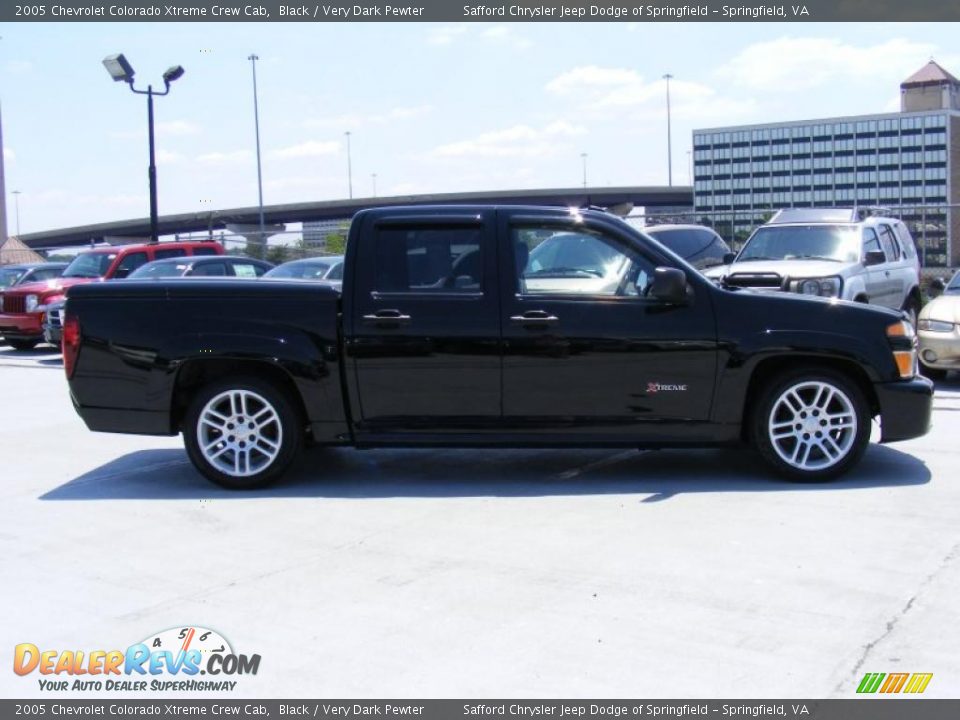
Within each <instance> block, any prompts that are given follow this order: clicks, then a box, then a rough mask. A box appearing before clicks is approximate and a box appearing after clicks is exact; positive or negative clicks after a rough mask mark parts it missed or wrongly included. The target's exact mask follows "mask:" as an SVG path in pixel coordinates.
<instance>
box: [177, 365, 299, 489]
mask: <svg viewBox="0 0 960 720" xmlns="http://www.w3.org/2000/svg"><path fill="white" fill-rule="evenodd" d="M230 395H232V396H234V397H237V396H243V397H244V398H246V402H247V406H246V407H245V408H238V409H239V410H240V412H239V413H237V412H235V411H226V412H223V413H221V415H220V417H222V418H224V422H223V423H222V425H221V426H220V427H217V426H215V425H214V424H213V423H211V422H201V416H202V415H204V416H205V417H206V419H207V420H214V421H215V422H216V423H221V420H220V418H218V417H217V415H216V413H217V412H219V410H226V408H228V407H231V406H234V405H233V401H232V400H231V399H230V397H226V398H225V397H224V396H230ZM224 403H226V404H224ZM208 404H210V405H211V407H209V408H208ZM234 407H235V406H234ZM268 407H269V409H270V410H271V411H272V413H273V415H271V414H270V413H269V412H267V413H266V414H264V413H265V412H266V408H268ZM211 410H213V411H214V414H211V412H210V411H211ZM247 411H249V412H247ZM244 415H249V417H244ZM260 418H263V419H264V420H263V422H264V425H265V426H264V427H262V428H261V427H254V426H257V425H259V421H260ZM238 420H243V421H244V422H243V423H242V424H241V423H239V422H238ZM228 422H229V424H227V423H228ZM228 428H229V429H228ZM182 431H183V442H184V445H185V446H186V449H187V455H188V456H189V457H190V461H191V462H192V463H193V465H194V467H195V468H196V469H197V470H199V471H200V473H201V474H202V475H203V476H204V477H206V478H207V479H208V480H211V481H213V482H215V483H216V484H217V485H220V486H222V487H225V488H229V489H231V490H254V489H257V488H262V487H265V486H267V485H269V484H270V483H272V482H274V481H275V480H276V479H277V478H279V477H280V476H281V475H282V474H283V473H284V472H285V471H286V470H287V469H288V468H289V467H290V465H291V463H293V461H294V460H295V459H296V457H297V455H298V454H299V452H300V448H301V446H302V444H303V434H304V422H303V420H302V419H301V417H300V413H299V412H298V411H297V408H296V406H295V404H294V402H293V400H292V399H291V398H290V397H289V395H288V394H287V393H286V392H284V391H283V390H282V389H280V388H279V387H277V386H276V385H275V384H273V383H271V382H267V381H264V380H260V379H258V378H255V377H250V376H235V377H231V378H225V379H223V380H218V381H215V382H213V383H210V384H209V385H206V386H204V387H203V388H201V389H200V390H199V391H198V392H197V394H196V396H195V397H194V398H193V400H192V402H191V403H190V406H189V407H188V408H187V412H186V415H185V416H184V420H183V427H182ZM231 431H233V432H235V434H232V435H228V434H227V433H229V432H231ZM201 436H203V438H205V439H204V440H202V439H201ZM202 442H204V443H205V444H206V447H207V448H208V451H207V452H208V454H209V455H217V456H218V457H216V458H213V459H210V457H208V454H205V451H204V447H203V445H201V443H202ZM273 446H276V447H275V448H274V447H273ZM270 455H272V458H270ZM258 465H259V466H262V467H258ZM228 466H229V468H230V469H229V470H228Z"/></svg>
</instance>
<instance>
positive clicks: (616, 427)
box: [63, 206, 933, 488]
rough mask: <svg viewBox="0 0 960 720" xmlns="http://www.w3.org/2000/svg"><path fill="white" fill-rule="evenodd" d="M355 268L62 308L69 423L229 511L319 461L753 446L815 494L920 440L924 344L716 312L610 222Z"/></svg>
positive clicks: (761, 305) (385, 226) (373, 248)
mask: <svg viewBox="0 0 960 720" xmlns="http://www.w3.org/2000/svg"><path fill="white" fill-rule="evenodd" d="M555 236H559V237H560V238H561V239H562V240H563V242H564V243H565V244H566V243H568V242H572V240H568V239H567V237H566V236H574V237H577V238H580V239H581V240H579V241H578V242H579V243H582V245H583V247H578V248H577V252H578V256H577V257H574V256H572V255H571V257H570V259H569V260H564V261H565V262H573V263H575V264H574V265H571V266H569V272H567V273H564V274H563V276H562V277H561V276H560V275H561V273H560V272H559V270H558V268H559V266H556V267H554V269H555V270H557V277H554V278H553V279H552V280H551V284H545V283H544V281H543V279H542V276H541V275H538V274H537V273H538V270H537V269H536V268H535V267H533V266H532V265H531V264H530V263H528V259H529V258H532V257H533V256H534V255H535V254H537V249H536V247H534V246H537V245H543V244H544V243H547V242H551V238H553V237H555ZM556 242H559V241H556ZM347 247H348V249H347V255H346V259H345V270H346V272H345V273H344V282H343V286H342V289H340V288H336V287H333V286H331V285H330V284H327V283H311V282H255V283H252V282H240V281H237V280H219V281H217V282H213V281H210V280H202V279H201V280H196V281H193V282H183V281H158V282H141V281H130V282H125V283H101V284H90V285H85V286H81V287H75V288H71V290H70V294H69V297H68V300H67V312H66V319H65V322H64V329H63V351H64V369H65V372H66V375H67V379H68V382H69V386H70V396H71V398H72V400H73V403H74V406H75V407H76V409H77V412H78V413H79V414H80V416H81V417H82V418H83V420H84V422H85V423H86V424H87V426H88V427H89V428H90V429H91V430H97V431H104V432H122V433H138V434H144V435H174V434H177V433H181V432H182V433H183V439H184V443H185V445H186V448H187V453H188V455H189V457H190V459H191V461H192V462H193V464H194V465H195V466H196V468H197V469H198V470H199V471H200V472H201V473H202V474H203V475H205V476H206V477H207V478H209V479H210V480H212V481H214V482H216V483H219V484H221V485H224V486H226V487H231V488H253V487H260V486H263V485H264V484H266V483H269V482H271V481H273V480H275V479H276V478H278V477H279V476H280V475H281V474H282V473H283V472H284V471H285V470H286V469H287V468H288V467H289V466H290V464H291V462H293V460H294V458H295V457H296V456H297V453H298V451H299V450H300V448H301V445H302V444H303V443H304V442H305V440H307V439H310V440H311V441H312V442H313V443H316V444H319V445H340V446H355V447H358V448H371V447H382V446H408V447H417V446H450V447H462V446H502V447H523V446H536V447H542V446H554V447H570V446H578V447H583V446H588V447H596V446H602V447H615V446H622V447H630V448H636V447H653V448H659V447H699V446H716V445H736V444H739V443H741V442H742V441H744V440H747V441H748V442H750V443H751V444H752V445H753V446H754V447H756V448H757V449H758V450H759V452H760V454H761V455H762V457H763V458H764V459H765V460H766V461H767V462H768V463H769V464H770V465H771V466H772V467H773V468H774V469H776V470H777V471H779V472H781V473H783V474H785V475H787V476H788V477H791V478H794V479H797V480H811V481H812V480H822V479H825V478H829V477H833V476H836V475H838V474H840V473H843V472H844V471H846V470H849V469H850V468H851V467H853V466H854V465H855V464H856V463H857V461H858V460H859V459H860V457H861V456H862V454H863V452H864V450H865V449H866V447H867V444H868V443H869V438H870V432H871V418H872V417H876V416H879V417H880V418H881V434H880V441H881V442H891V441H895V440H905V439H908V438H913V437H917V436H919V435H923V434H924V433H925V432H927V430H928V428H929V424H930V413H931V404H932V398H933V383H931V382H930V381H929V380H928V379H927V378H922V377H918V376H917V375H916V370H917V361H916V337H915V335H914V329H913V327H912V326H911V325H910V323H908V322H906V321H904V320H903V319H902V316H901V314H900V313H898V312H892V311H890V310H887V309H883V308H877V307H872V306H869V305H856V304H853V303H833V302H826V301H824V300H822V299H820V298H811V297H804V296H801V295H798V294H792V293H779V294H774V293H755V292H748V291H743V290H739V289H730V290H728V289H724V288H721V287H719V286H717V285H715V284H714V283H713V282H711V281H709V280H708V279H707V278H705V277H704V276H703V275H701V274H700V273H699V272H698V271H697V270H696V269H695V268H693V267H692V266H691V265H689V264H688V263H686V262H685V261H683V260H682V259H680V258H678V257H677V256H676V255H674V254H672V253H669V252H667V251H666V250H665V249H664V248H663V246H662V245H660V244H659V243H656V242H654V241H652V240H651V239H650V238H648V237H646V236H645V235H643V234H642V233H640V232H638V231H636V230H634V229H632V228H631V227H629V226H628V225H627V224H626V223H624V222H623V221H622V220H619V219H617V218H615V217H612V216H611V215H608V214H606V213H603V212H597V211H592V210H584V211H582V212H570V211H567V210H565V209H560V208H532V207H492V206H448V207H428V206H419V207H408V208H400V207H392V208H377V209H368V210H363V211H361V212H359V213H358V214H357V215H356V216H355V217H354V220H353V222H352V223H351V226H350V238H349V243H348V246H347ZM531 247H534V249H533V251H532V252H531ZM540 252H545V251H540ZM596 257H601V258H605V259H606V260H605V261H604V266H606V265H610V266H619V265H624V264H626V265H628V266H629V269H628V270H627V271H626V272H625V273H624V277H625V278H626V279H627V282H626V283H618V284H617V285H616V286H613V285H609V284H600V283H597V285H596V288H595V289H594V291H592V292H590V293H584V292H580V291H579V290H580V288H579V285H580V284H581V283H582V282H583V281H585V280H588V279H590V278H594V279H596V278H597V275H596V273H595V270H596V267H595V266H594V265H593V263H594V262H595V258H596ZM583 263H585V264H583ZM600 272H602V270H601V271H600ZM564 283H565V284H564ZM120 298H122V302H111V301H112V300H119V299H120Z"/></svg>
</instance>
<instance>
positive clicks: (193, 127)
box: [156, 120, 200, 135]
mask: <svg viewBox="0 0 960 720" xmlns="http://www.w3.org/2000/svg"><path fill="white" fill-rule="evenodd" d="M156 132H157V135H161V134H163V135H196V134H197V133H199V132H200V126H199V125H197V124H196V123H193V122H190V121H189V120H170V121H167V122H161V123H157V129H156Z"/></svg>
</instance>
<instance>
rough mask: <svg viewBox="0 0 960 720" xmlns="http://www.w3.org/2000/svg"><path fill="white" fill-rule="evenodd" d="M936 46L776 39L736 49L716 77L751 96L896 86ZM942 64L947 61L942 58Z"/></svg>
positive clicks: (832, 39) (815, 39)
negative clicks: (856, 83)
mask: <svg viewBox="0 0 960 720" xmlns="http://www.w3.org/2000/svg"><path fill="white" fill-rule="evenodd" d="M937 50H938V48H937V46H936V45H933V44H930V43H923V42H913V41H910V40H904V39H900V38H895V39H893V40H887V41H885V42H882V43H877V44H875V45H863V46H856V45H852V44H850V43H846V42H843V41H841V40H839V39H837V38H818V37H781V38H777V39H776V40H768V41H765V42H760V43H755V44H753V45H750V46H748V47H746V48H744V49H743V50H741V51H740V52H739V53H738V54H737V55H736V56H735V57H734V58H733V59H732V60H730V61H729V62H727V63H726V64H724V65H722V66H721V67H720V68H718V70H717V76H718V77H720V78H722V79H724V80H728V81H730V82H733V83H734V84H736V85H738V86H740V87H744V88H749V89H751V90H757V91H764V92H769V91H782V92H796V91H798V90H809V89H811V88H816V87H821V86H825V85H834V86H835V87H837V88H838V91H839V89H840V88H842V85H841V83H843V82H844V81H848V80H877V81H880V82H885V83H891V82H892V83H896V82H900V81H902V80H904V79H906V78H907V76H909V75H910V74H911V73H913V72H915V71H916V70H919V69H920V68H921V67H922V66H923V64H924V63H925V62H927V60H928V59H929V58H930V57H931V56H932V55H934V54H936V52H937ZM941 60H942V61H943V62H944V63H950V62H951V60H952V58H948V57H943V58H941Z"/></svg>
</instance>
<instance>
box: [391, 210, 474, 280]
mask: <svg viewBox="0 0 960 720" xmlns="http://www.w3.org/2000/svg"><path fill="white" fill-rule="evenodd" d="M480 232H481V230H480V228H479V227H476V228H474V227H437V226H430V227H385V228H382V229H380V231H379V232H378V233H377V244H376V257H375V258H374V290H376V291H377V292H383V293H434V292H441V293H444V292H445V293H449V292H455V293H480V292H482V290H483V277H482V274H483V257H482V249H481V247H480Z"/></svg>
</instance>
